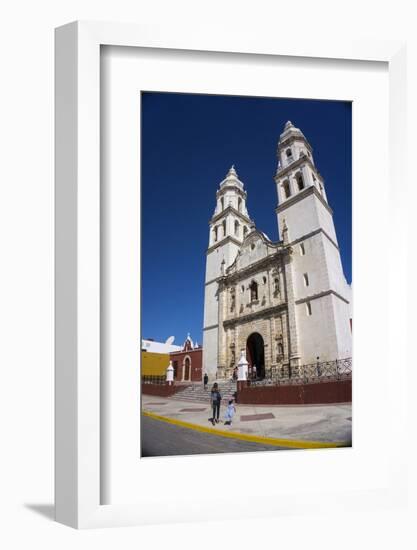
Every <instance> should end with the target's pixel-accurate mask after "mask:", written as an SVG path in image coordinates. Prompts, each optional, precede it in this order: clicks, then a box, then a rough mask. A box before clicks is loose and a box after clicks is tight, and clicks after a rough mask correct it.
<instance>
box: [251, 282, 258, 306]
mask: <svg viewBox="0 0 417 550" xmlns="http://www.w3.org/2000/svg"><path fill="white" fill-rule="evenodd" d="M249 288H250V299H251V302H254V301H256V300H257V299H258V283H257V282H256V281H252V282H251V284H250V287H249Z"/></svg>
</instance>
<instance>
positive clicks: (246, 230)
mask: <svg viewBox="0 0 417 550" xmlns="http://www.w3.org/2000/svg"><path fill="white" fill-rule="evenodd" d="M247 232H248V228H247V227H246V225H245V227H244V228H243V237H246V234H247Z"/></svg>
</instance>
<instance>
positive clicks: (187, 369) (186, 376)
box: [184, 357, 191, 380]
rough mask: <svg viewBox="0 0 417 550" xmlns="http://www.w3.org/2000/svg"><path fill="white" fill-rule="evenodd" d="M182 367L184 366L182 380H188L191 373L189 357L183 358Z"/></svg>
mask: <svg viewBox="0 0 417 550" xmlns="http://www.w3.org/2000/svg"><path fill="white" fill-rule="evenodd" d="M184 367H185V372H184V380H190V378H191V376H190V375H191V361H190V358H189V357H186V358H185V361H184Z"/></svg>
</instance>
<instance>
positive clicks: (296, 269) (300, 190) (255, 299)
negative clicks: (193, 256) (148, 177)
mask: <svg viewBox="0 0 417 550" xmlns="http://www.w3.org/2000/svg"><path fill="white" fill-rule="evenodd" d="M277 156H278V168H277V172H276V175H275V184H276V190H277V196H278V206H277V207H276V209H275V212H276V214H277V223H278V232H279V239H280V240H279V241H278V242H272V241H271V240H270V239H269V238H268V237H267V236H266V235H265V234H264V233H262V231H260V230H259V229H258V228H256V227H255V224H254V222H253V221H252V219H251V218H250V215H249V212H248V207H247V194H246V191H245V187H244V184H243V182H242V181H241V180H240V179H239V177H238V174H237V172H236V170H235V168H234V167H233V166H232V168H231V169H230V170H229V172H228V174H227V176H226V178H225V179H224V180H223V181H222V182H221V183H220V186H219V189H218V190H217V193H216V207H215V211H214V214H213V217H212V218H211V220H210V236H209V246H208V250H207V263H206V280H205V298H204V332H203V339H204V340H203V373H205V372H207V373H208V375H209V377H210V379H214V378H217V379H222V378H229V377H230V376H231V375H232V373H233V369H234V368H235V366H236V365H237V362H238V360H239V357H240V355H241V352H242V351H244V352H245V354H246V359H247V361H248V363H249V365H250V366H251V367H253V366H254V365H255V366H256V372H257V376H258V377H260V378H264V377H269V376H271V373H279V376H280V377H282V378H283V379H286V378H290V377H291V376H296V375H297V372H298V369H299V368H300V367H301V366H303V365H309V364H312V363H315V362H316V361H317V362H318V361H320V362H322V361H334V360H336V359H347V358H350V357H351V355H352V334H351V287H350V286H349V285H348V284H347V282H346V279H345V276H344V274H343V268H342V262H341V258H340V250H339V246H338V243H337V236H336V231H335V227H334V223H333V213H332V209H331V207H330V205H329V204H328V202H327V196H326V189H325V185H324V181H323V178H322V176H321V175H320V173H319V172H318V170H317V168H316V166H315V163H314V157H313V150H312V148H311V146H310V144H309V143H308V141H307V139H306V138H305V136H304V135H303V133H302V132H301V130H299V129H298V128H296V127H295V126H293V124H292V123H291V122H290V121H288V122H287V123H286V125H285V127H284V131H283V133H282V134H281V135H280V138H279V142H278V148H277Z"/></svg>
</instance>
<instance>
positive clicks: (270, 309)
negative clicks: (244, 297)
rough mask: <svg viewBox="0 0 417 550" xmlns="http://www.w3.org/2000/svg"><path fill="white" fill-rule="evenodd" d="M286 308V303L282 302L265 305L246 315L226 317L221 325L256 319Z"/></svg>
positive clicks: (227, 325)
mask: <svg viewBox="0 0 417 550" xmlns="http://www.w3.org/2000/svg"><path fill="white" fill-rule="evenodd" d="M286 309H287V303H286V302H282V303H281V304H279V305H277V306H271V307H267V308H264V309H260V310H258V311H253V312H252V313H247V314H246V315H239V317H234V318H233V319H227V320H226V321H223V326H224V327H230V326H233V325H236V324H237V323H239V324H240V323H247V322H249V321H253V320H254V319H258V318H259V317H271V316H272V315H274V314H276V313H280V312H281V311H285V310H286Z"/></svg>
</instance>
